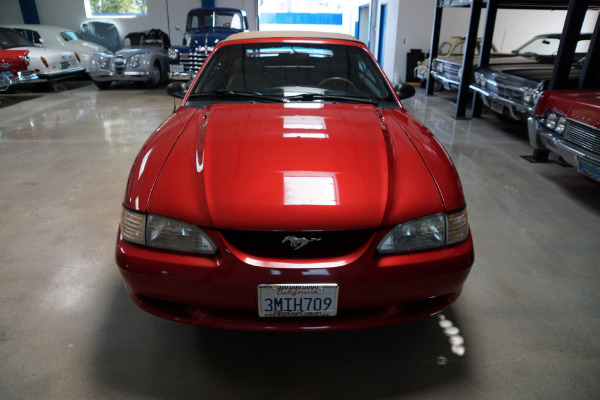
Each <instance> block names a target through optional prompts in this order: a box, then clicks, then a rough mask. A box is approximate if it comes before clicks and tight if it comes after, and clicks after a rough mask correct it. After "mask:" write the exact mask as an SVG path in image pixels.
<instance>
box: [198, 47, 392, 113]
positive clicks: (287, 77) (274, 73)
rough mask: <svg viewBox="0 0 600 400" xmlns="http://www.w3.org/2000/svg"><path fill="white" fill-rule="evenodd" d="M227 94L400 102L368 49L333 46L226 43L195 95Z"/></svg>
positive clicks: (207, 67)
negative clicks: (227, 44)
mask: <svg viewBox="0 0 600 400" xmlns="http://www.w3.org/2000/svg"><path fill="white" fill-rule="evenodd" d="M226 92H229V93H230V94H231V93H236V94H240V93H245V94H246V95H248V94H252V95H254V97H257V96H268V97H270V98H271V99H273V98H279V99H283V101H286V102H287V101H316V100H318V101H328V100H331V101H334V102H365V103H373V104H378V103H381V102H392V103H395V105H397V103H396V99H395V97H394V95H393V93H392V91H391V90H390V88H389V85H388V84H387V81H386V80H385V77H384V76H383V75H382V74H381V72H380V70H379V68H378V67H377V65H376V63H375V62H374V61H373V59H372V57H371V56H370V55H369V54H368V53H367V52H366V51H365V50H363V49H361V48H359V47H354V46H345V45H333V44H317V43H293V44H292V43H289V42H288V43H259V44H237V45H229V46H223V47H221V48H219V49H218V50H217V51H216V52H215V53H214V54H213V56H212V57H211V58H210V61H209V62H208V63H207V64H206V65H205V67H204V69H203V70H202V72H201V74H200V77H199V78H198V81H197V82H196V85H195V86H194V88H193V89H192V90H191V92H190V98H198V97H202V96H209V95H211V96H214V95H215V94H219V95H224V94H225V93H226ZM246 100H248V96H246ZM252 100H256V99H255V98H253V99H252Z"/></svg>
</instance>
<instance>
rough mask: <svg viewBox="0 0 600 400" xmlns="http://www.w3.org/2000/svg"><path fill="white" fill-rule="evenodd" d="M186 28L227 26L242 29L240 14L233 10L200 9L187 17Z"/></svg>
mask: <svg viewBox="0 0 600 400" xmlns="http://www.w3.org/2000/svg"><path fill="white" fill-rule="evenodd" d="M187 26H188V29H199V28H229V29H237V30H242V16H241V15H240V14H237V13H233V12H215V11H200V12H196V13H194V14H190V16H189V17H188V24H187Z"/></svg>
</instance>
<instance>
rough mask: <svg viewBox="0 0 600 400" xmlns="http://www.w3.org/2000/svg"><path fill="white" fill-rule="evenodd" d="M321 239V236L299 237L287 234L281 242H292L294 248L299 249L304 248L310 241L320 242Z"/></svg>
mask: <svg viewBox="0 0 600 400" xmlns="http://www.w3.org/2000/svg"><path fill="white" fill-rule="evenodd" d="M319 240H321V238H310V239H307V238H304V237H297V236H286V237H284V238H283V241H282V242H281V243H285V242H290V246H292V247H293V248H294V250H299V249H301V248H303V247H304V246H306V245H307V244H309V243H310V242H315V241H316V242H318V241H319Z"/></svg>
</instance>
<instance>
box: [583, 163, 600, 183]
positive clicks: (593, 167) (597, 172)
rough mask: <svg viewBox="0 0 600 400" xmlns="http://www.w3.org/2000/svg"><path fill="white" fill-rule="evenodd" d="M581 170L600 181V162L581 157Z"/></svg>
mask: <svg viewBox="0 0 600 400" xmlns="http://www.w3.org/2000/svg"><path fill="white" fill-rule="evenodd" d="M578 169H579V172H581V173H582V174H584V175H587V176H589V177H590V178H592V179H595V180H597V181H599V182H600V164H599V163H597V162H595V161H591V160H586V159H585V158H581V157H579V168H578Z"/></svg>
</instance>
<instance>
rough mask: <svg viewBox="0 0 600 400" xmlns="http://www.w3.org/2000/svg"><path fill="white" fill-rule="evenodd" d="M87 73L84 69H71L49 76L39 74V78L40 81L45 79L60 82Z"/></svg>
mask: <svg viewBox="0 0 600 400" xmlns="http://www.w3.org/2000/svg"><path fill="white" fill-rule="evenodd" d="M84 72H85V68H84V67H77V68H71V69H68V70H62V71H56V72H49V73H47V74H42V73H38V74H37V76H38V77H39V78H40V79H45V80H48V81H55V80H59V79H66V78H71V77H73V76H77V75H79V74H82V73H84Z"/></svg>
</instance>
